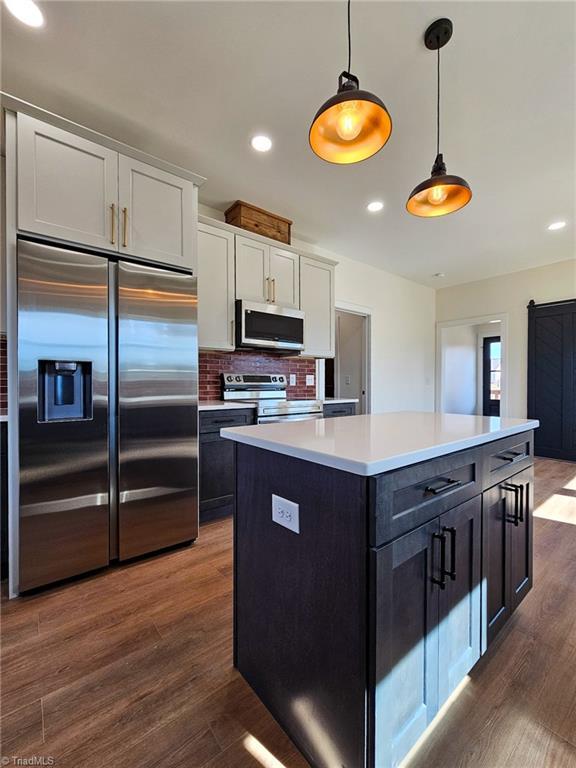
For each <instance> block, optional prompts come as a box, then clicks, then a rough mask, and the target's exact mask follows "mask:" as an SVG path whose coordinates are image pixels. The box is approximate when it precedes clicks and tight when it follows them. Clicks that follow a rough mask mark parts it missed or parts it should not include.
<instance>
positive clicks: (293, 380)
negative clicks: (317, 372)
mask: <svg viewBox="0 0 576 768" xmlns="http://www.w3.org/2000/svg"><path fill="white" fill-rule="evenodd" d="M290 386H291V387H295V386H296V374H295V373H291V374H290Z"/></svg>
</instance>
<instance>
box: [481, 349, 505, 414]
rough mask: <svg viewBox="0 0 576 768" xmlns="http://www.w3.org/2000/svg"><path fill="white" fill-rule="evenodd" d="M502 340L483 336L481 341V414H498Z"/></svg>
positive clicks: (500, 387)
mask: <svg viewBox="0 0 576 768" xmlns="http://www.w3.org/2000/svg"><path fill="white" fill-rule="evenodd" d="M501 378H502V340H501V338H500V336H485V337H484V339H483V342H482V415H483V416H500V398H501V395H502V381H501Z"/></svg>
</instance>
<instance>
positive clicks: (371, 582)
mask: <svg viewBox="0 0 576 768" xmlns="http://www.w3.org/2000/svg"><path fill="white" fill-rule="evenodd" d="M537 426H538V422H537V421H533V420H519V419H504V418H502V419H500V418H491V417H476V416H459V415H454V414H434V413H390V414H378V415H366V416H351V417H345V418H334V419H329V420H317V421H304V422H296V423H284V424H271V425H266V426H252V427H240V428H235V429H223V430H222V433H221V434H222V437H224V438H228V439H231V440H234V441H235V445H236V518H235V534H234V541H235V565H234V576H235V631H234V638H235V639H234V645H235V647H234V652H235V663H236V666H237V667H238V669H239V671H240V672H241V673H242V675H243V676H244V677H245V679H246V680H247V681H248V682H249V683H250V685H251V686H252V687H253V688H254V690H255V691H256V693H257V694H258V695H259V696H260V698H261V699H262V701H263V702H264V703H265V704H266V706H267V707H268V708H269V709H270V711H271V712H272V714H273V715H274V716H275V717H276V719H277V720H278V721H279V722H280V724H281V725H282V726H283V727H284V729H285V730H286V732H287V733H288V734H289V735H290V737H291V738H292V739H293V741H294V742H295V743H296V745H297V746H298V747H299V749H300V750H301V751H302V753H303V754H304V755H305V757H306V758H307V759H308V761H309V762H310V764H311V765H312V766H314V768H390V767H391V766H396V765H398V764H399V763H400V761H401V760H402V759H403V758H404V757H405V755H406V754H407V753H408V751H409V750H410V748H411V747H412V746H413V745H414V744H415V742H416V741H417V740H418V738H419V737H420V736H421V735H422V734H423V733H424V731H425V730H426V729H427V728H428V726H429V725H430V723H431V722H432V720H433V719H434V717H435V715H436V714H437V712H438V710H439V708H440V707H441V706H442V704H443V702H444V701H446V699H447V698H448V697H449V695H450V694H451V693H452V691H454V689H455V688H456V687H457V686H458V685H459V683H460V682H461V681H462V680H463V679H464V678H465V676H466V675H467V673H468V672H469V671H470V670H471V669H472V667H473V666H474V665H475V664H476V662H477V661H478V659H479V658H480V656H481V655H482V654H483V653H485V652H487V651H488V652H489V648H490V643H491V641H492V640H493V638H494V637H495V636H496V634H497V633H498V632H499V631H500V630H501V628H502V627H503V626H504V625H505V623H506V622H507V621H508V619H509V617H510V615H511V614H512V612H513V611H514V610H515V608H516V607H517V606H518V605H519V603H520V602H521V600H522V599H523V598H524V597H525V595H526V594H527V593H528V591H529V590H530V588H531V585H532V499H533V487H532V486H533V475H532V464H533V448H532V445H533V432H532V430H533V429H534V428H536V427H537Z"/></svg>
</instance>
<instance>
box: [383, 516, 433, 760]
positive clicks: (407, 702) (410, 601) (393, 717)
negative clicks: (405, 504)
mask: <svg viewBox="0 0 576 768" xmlns="http://www.w3.org/2000/svg"><path fill="white" fill-rule="evenodd" d="M438 533H439V524H438V521H437V520H433V521H431V522H430V523H427V524H426V525H422V526H421V527H420V528H417V529H416V530H415V531H412V532H411V533H408V534H406V535H405V536H401V537H400V538H399V539H397V540H396V541H394V542H392V543H391V544H387V545H386V546H384V547H382V548H381V549H378V550H372V568H373V579H372V583H373V584H375V591H376V593H375V595H374V600H375V623H374V633H375V635H374V639H373V647H374V648H375V654H376V667H375V673H374V681H373V685H374V697H375V721H374V749H375V761H374V765H377V766H381V765H382V766H395V765H398V763H399V762H400V761H401V760H402V758H403V757H404V755H406V754H407V752H408V751H409V750H410V748H411V747H412V746H413V745H414V744H415V743H416V741H417V740H418V738H419V737H420V735H421V734H422V733H423V732H424V731H425V730H426V728H427V727H428V724H429V723H430V722H431V721H432V719H433V717H434V715H435V714H436V712H437V710H438V647H439V646H438V593H439V588H438V586H437V585H436V584H435V583H434V582H433V579H437V577H438V574H437V569H438V558H437V557H436V558H435V551H436V549H437V548H438V546H439V539H438ZM435 560H436V562H435Z"/></svg>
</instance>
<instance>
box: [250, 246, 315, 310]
mask: <svg viewBox="0 0 576 768" xmlns="http://www.w3.org/2000/svg"><path fill="white" fill-rule="evenodd" d="M236 298H237V299H244V300H245V301H259V302H263V303H268V304H279V305H280V306H282V307H294V308H295V309H297V308H298V307H299V306H300V257H299V256H298V254H297V253H293V252H292V251H286V250H284V249H283V248H276V247H275V246H270V245H268V244H267V243H262V242H260V241H259V240H252V239H251V238H250V237H243V236H242V235H236Z"/></svg>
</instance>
